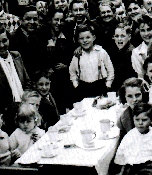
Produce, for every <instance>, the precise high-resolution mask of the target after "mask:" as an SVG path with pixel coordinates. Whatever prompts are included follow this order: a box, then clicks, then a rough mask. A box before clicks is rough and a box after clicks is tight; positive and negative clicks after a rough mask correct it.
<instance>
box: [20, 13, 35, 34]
mask: <svg viewBox="0 0 152 175" xmlns="http://www.w3.org/2000/svg"><path fill="white" fill-rule="evenodd" d="M22 25H23V26H24V28H25V29H26V30H27V31H29V32H33V31H35V30H36V29H37V27H38V13H37V11H30V12H27V13H25V15H24V17H23V19H22Z"/></svg>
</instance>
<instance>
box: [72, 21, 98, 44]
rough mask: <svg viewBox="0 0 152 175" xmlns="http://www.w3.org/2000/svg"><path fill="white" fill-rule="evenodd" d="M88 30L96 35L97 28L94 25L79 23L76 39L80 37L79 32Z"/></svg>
mask: <svg viewBox="0 0 152 175" xmlns="http://www.w3.org/2000/svg"><path fill="white" fill-rule="evenodd" d="M86 31H90V33H92V35H95V29H94V27H93V26H89V25H87V24H86V25H79V26H77V28H76V33H75V40H76V41H77V40H78V38H79V34H80V33H81V32H86Z"/></svg>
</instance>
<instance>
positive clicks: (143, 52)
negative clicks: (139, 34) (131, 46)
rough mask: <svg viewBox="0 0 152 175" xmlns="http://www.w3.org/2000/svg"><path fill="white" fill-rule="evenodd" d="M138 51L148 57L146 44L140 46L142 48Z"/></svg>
mask: <svg viewBox="0 0 152 175" xmlns="http://www.w3.org/2000/svg"><path fill="white" fill-rule="evenodd" d="M138 49H139V53H140V54H145V55H146V56H147V49H148V46H147V45H146V44H145V42H144V41H143V42H142V43H141V45H140V47H139V48H138Z"/></svg>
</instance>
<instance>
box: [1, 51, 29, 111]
mask: <svg viewBox="0 0 152 175" xmlns="http://www.w3.org/2000/svg"><path fill="white" fill-rule="evenodd" d="M10 54H11V56H12V58H13V61H14V65H15V68H16V71H17V74H18V76H19V79H20V81H21V84H22V86H23V89H29V88H30V79H29V76H28V74H27V72H26V69H25V67H24V64H23V61H22V58H21V55H20V53H19V52H18V51H10ZM0 97H1V98H0V106H1V110H4V109H5V108H7V106H8V105H9V104H12V102H13V95H12V90H11V88H10V85H9V83H8V80H7V77H6V75H5V73H4V71H3V69H2V67H1V65H0Z"/></svg>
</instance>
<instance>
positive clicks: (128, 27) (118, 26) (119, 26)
mask: <svg viewBox="0 0 152 175" xmlns="http://www.w3.org/2000/svg"><path fill="white" fill-rule="evenodd" d="M117 28H119V29H123V30H125V31H126V33H127V34H128V35H130V34H131V32H132V30H131V27H130V26H129V25H127V24H126V23H125V22H124V23H119V24H118V25H117V26H116V28H115V30H116V29H117Z"/></svg>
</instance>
